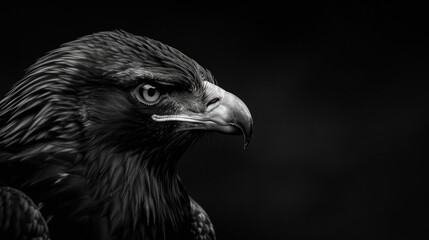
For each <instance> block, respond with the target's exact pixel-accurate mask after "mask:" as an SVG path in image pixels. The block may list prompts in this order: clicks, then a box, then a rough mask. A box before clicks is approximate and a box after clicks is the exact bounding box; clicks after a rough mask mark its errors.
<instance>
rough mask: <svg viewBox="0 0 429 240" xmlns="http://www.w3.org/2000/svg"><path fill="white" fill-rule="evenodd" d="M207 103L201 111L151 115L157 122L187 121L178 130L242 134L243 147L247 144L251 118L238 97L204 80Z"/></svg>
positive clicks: (250, 131) (251, 126)
mask: <svg viewBox="0 0 429 240" xmlns="http://www.w3.org/2000/svg"><path fill="white" fill-rule="evenodd" d="M203 84H204V87H205V89H206V95H207V97H208V101H207V102H208V104H207V106H206V109H205V111H204V112H203V113H195V112H183V113H180V114H177V115H156V114H154V115H152V119H153V120H154V121H157V122H165V121H180V122H186V123H188V124H187V125H186V127H183V128H181V129H180V130H205V131H216V132H221V133H225V134H243V136H244V148H246V147H247V145H248V144H249V141H250V138H251V135H252V129H253V119H252V116H251V114H250V111H249V109H248V108H247V106H246V104H244V102H243V101H241V99H240V98H238V97H237V96H235V95H234V94H232V93H229V92H227V91H225V90H223V89H222V88H220V87H218V86H216V85H214V84H212V83H210V82H208V81H205V82H204V83H203Z"/></svg>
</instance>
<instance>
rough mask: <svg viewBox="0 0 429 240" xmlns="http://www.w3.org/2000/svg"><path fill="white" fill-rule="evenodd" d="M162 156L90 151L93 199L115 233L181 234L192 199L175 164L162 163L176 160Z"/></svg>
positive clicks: (87, 164)
mask: <svg viewBox="0 0 429 240" xmlns="http://www.w3.org/2000/svg"><path fill="white" fill-rule="evenodd" d="M162 157H163V155H162V154H160V153H158V154H157V153H145V152H143V153H131V152H117V151H115V150H114V149H112V148H110V149H109V148H103V149H101V150H100V149H98V150H97V149H94V150H93V151H89V152H88V154H87V156H86V158H85V160H84V161H85V164H84V165H85V173H86V176H87V178H88V179H89V180H90V182H91V184H90V185H91V186H92V187H91V189H92V198H94V199H95V200H96V201H97V202H99V203H100V206H101V212H102V215H103V214H106V215H107V220H108V222H109V223H110V224H111V226H110V227H111V229H112V231H116V232H123V231H118V230H120V229H123V228H132V229H133V230H139V231H141V229H145V230H144V232H145V234H150V235H159V234H161V235H165V234H166V233H167V234H168V232H170V233H174V232H177V231H179V229H181V228H182V227H181V225H183V224H184V223H185V222H187V219H188V217H189V216H188V215H189V196H188V195H187V193H186V191H185V190H184V188H183V186H182V184H181V182H180V179H179V177H178V175H177V173H176V169H175V165H173V166H171V165H168V164H164V165H162V164H160V162H166V161H174V160H173V159H162ZM164 157H165V156H164ZM176 162H177V161H176ZM172 164H176V163H172ZM126 232H129V231H126Z"/></svg>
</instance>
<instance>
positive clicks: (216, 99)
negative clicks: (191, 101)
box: [207, 98, 220, 107]
mask: <svg viewBox="0 0 429 240" xmlns="http://www.w3.org/2000/svg"><path fill="white" fill-rule="evenodd" d="M219 101H220V98H213V99H212V100H210V101H209V102H208V103H207V107H208V106H210V105H212V104H215V103H217V102H219Z"/></svg>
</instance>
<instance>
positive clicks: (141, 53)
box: [1, 31, 252, 152]
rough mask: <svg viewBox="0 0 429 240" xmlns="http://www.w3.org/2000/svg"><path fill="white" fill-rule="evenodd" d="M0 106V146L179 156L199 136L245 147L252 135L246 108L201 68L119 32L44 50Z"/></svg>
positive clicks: (160, 46)
mask: <svg viewBox="0 0 429 240" xmlns="http://www.w3.org/2000/svg"><path fill="white" fill-rule="evenodd" d="M1 107H2V109H3V114H2V115H3V117H4V118H8V119H9V121H8V124H6V126H5V127H4V128H3V129H9V130H10V129H11V128H12V129H14V128H17V129H16V131H15V134H13V135H10V136H9V138H5V139H3V141H4V142H5V143H7V144H9V145H14V144H16V143H20V144H22V143H24V144H25V143H28V144H30V143H32V142H35V141H41V140H54V141H56V142H58V144H60V142H68V147H67V148H66V149H64V150H73V149H75V148H85V147H88V146H93V145H99V144H101V143H102V144H103V145H104V146H105V147H107V148H109V147H111V148H115V149H116V150H117V151H139V150H141V149H152V151H154V149H159V150H162V151H166V150H171V151H173V150H175V151H173V152H177V151H178V152H181V151H183V150H184V149H185V148H186V147H187V146H188V145H189V144H190V143H192V142H193V141H194V140H195V139H198V137H199V136H201V135H202V134H203V133H204V132H207V131H217V132H222V133H228V134H239V133H242V134H243V135H244V139H245V146H246V145H247V144H248V142H249V139H250V136H251V133H252V118H251V115H250V112H249V110H248V108H247V107H246V105H245V104H244V103H243V101H241V100H240V99H239V98H238V97H236V96H235V95H233V94H231V93H229V92H227V91H225V90H223V89H222V88H220V87H219V86H217V84H216V81H215V79H214V77H213V76H212V74H211V73H210V72H209V71H208V70H207V69H204V68H203V67H201V66H200V65H199V64H198V63H197V62H196V61H194V60H193V59H191V58H189V57H187V56H186V55H184V54H183V53H181V52H180V51H178V50H176V49H174V48H172V47H170V46H167V45H165V44H163V43H161V42H159V41H156V40H153V39H149V38H146V37H140V36H135V35H132V34H130V33H127V32H124V31H111V32H99V33H95V34H92V35H88V36H84V37H82V38H79V39H77V40H75V41H72V42H69V43H66V44H63V45H62V46H61V47H60V48H58V49H56V50H54V51H51V52H50V53H48V54H47V55H46V56H44V57H43V58H41V59H39V60H38V61H37V62H36V64H34V65H33V66H32V67H31V68H30V69H29V70H28V72H27V74H26V76H25V77H24V79H23V80H22V81H21V82H19V83H18V84H16V85H15V87H14V88H13V89H12V91H11V92H9V94H8V95H7V96H6V97H5V98H4V99H3V100H2V102H1ZM13 120H15V121H13ZM16 122H20V123H21V124H20V126H19V129H18V127H17V126H15V125H14V123H16ZM22 122H24V123H22ZM24 129H27V131H25V130H24Z"/></svg>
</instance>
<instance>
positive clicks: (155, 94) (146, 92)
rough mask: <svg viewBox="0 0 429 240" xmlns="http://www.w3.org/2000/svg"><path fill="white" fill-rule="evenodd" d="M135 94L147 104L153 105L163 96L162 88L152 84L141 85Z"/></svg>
mask: <svg viewBox="0 0 429 240" xmlns="http://www.w3.org/2000/svg"><path fill="white" fill-rule="evenodd" d="M134 95H135V96H136V97H137V99H138V100H139V101H140V102H142V103H144V104H147V105H153V104H155V103H157V102H158V100H159V99H160V98H161V90H160V89H159V88H157V87H155V86H152V85H150V84H147V83H146V84H142V85H139V86H138V87H137V88H136V89H135V91H134Z"/></svg>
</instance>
